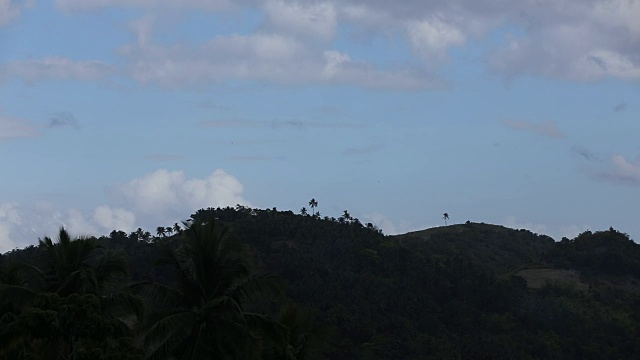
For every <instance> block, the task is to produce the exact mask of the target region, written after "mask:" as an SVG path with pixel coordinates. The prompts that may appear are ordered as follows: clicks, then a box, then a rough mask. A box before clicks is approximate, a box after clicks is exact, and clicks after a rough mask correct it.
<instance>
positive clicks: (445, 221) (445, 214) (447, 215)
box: [442, 213, 449, 226]
mask: <svg viewBox="0 0 640 360" xmlns="http://www.w3.org/2000/svg"><path fill="white" fill-rule="evenodd" d="M442 218H443V219H444V226H447V220H449V214H448V213H444V214H442Z"/></svg>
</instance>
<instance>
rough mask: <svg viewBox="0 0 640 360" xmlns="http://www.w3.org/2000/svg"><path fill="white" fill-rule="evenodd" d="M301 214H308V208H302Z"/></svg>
mask: <svg viewBox="0 0 640 360" xmlns="http://www.w3.org/2000/svg"><path fill="white" fill-rule="evenodd" d="M300 215H307V208H306V207H303V208H302V209H300Z"/></svg>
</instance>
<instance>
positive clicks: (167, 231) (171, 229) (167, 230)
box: [164, 226, 173, 236]
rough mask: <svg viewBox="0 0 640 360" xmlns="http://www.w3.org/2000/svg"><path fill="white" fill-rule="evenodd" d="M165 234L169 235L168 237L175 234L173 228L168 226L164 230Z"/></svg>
mask: <svg viewBox="0 0 640 360" xmlns="http://www.w3.org/2000/svg"><path fill="white" fill-rule="evenodd" d="M164 232H166V233H167V236H169V235H171V234H173V227H172V226H167V227H166V228H164Z"/></svg>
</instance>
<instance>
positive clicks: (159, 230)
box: [156, 226, 167, 237]
mask: <svg viewBox="0 0 640 360" xmlns="http://www.w3.org/2000/svg"><path fill="white" fill-rule="evenodd" d="M156 233H157V234H158V237H165V236H166V235H167V234H166V230H165V228H164V226H158V227H157V228H156Z"/></svg>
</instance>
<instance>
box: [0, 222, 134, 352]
mask: <svg viewBox="0 0 640 360" xmlns="http://www.w3.org/2000/svg"><path fill="white" fill-rule="evenodd" d="M39 248H40V249H41V250H42V252H43V255H44V257H43V258H42V263H43V264H44V266H43V267H42V268H41V269H40V268H38V267H35V266H32V265H28V264H21V269H23V270H25V271H28V272H29V274H30V275H31V280H30V281H27V285H23V286H17V285H13V286H7V285H5V286H0V298H1V299H3V301H5V303H10V304H13V305H12V306H14V307H15V308H17V309H20V311H18V316H13V318H4V317H3V319H2V321H1V322H2V326H0V328H4V329H5V330H3V331H1V332H0V335H2V336H4V335H7V334H8V333H10V332H12V331H13V330H7V329H16V330H20V331H19V332H18V334H20V335H21V339H19V342H18V344H21V346H23V348H24V349H25V350H24V351H27V352H33V351H36V353H39V352H43V351H49V350H50V349H49V350H47V347H55V348H57V349H58V350H57V351H58V355H59V356H60V358H73V356H74V355H73V354H74V352H75V350H76V349H78V348H89V347H93V346H102V345H99V344H98V343H96V341H98V342H100V341H105V342H108V341H113V340H115V338H112V337H111V336H116V338H117V337H122V336H129V337H130V336H131V331H130V330H129V328H128V326H127V325H126V324H125V323H124V322H123V321H122V320H121V319H123V318H124V317H128V316H135V317H136V318H137V319H141V317H142V313H143V304H142V300H141V299H140V298H138V297H135V296H133V295H131V294H130V293H128V292H123V291H118V289H116V288H114V286H113V284H114V283H115V282H114V281H113V280H118V279H119V278H120V277H122V276H126V275H128V270H129V269H128V260H127V258H126V255H125V254H124V252H122V251H120V252H104V251H102V248H101V247H99V246H98V245H97V244H96V242H95V241H94V239H92V238H76V239H72V238H71V237H70V236H69V233H68V232H67V231H66V230H65V229H64V228H61V229H60V232H59V234H58V239H57V241H56V242H54V241H53V240H52V239H51V238H49V237H45V238H44V239H41V240H39ZM28 285H31V286H28ZM72 308H74V309H76V310H77V311H82V312H86V314H87V315H86V316H85V317H86V318H87V319H89V318H91V319H92V321H94V323H89V322H86V323H81V321H79V320H78V321H72V322H70V323H69V322H65V321H68V320H69V319H70V318H69V317H68V315H66V311H76V310H69V309H72ZM22 309H25V310H24V311H22ZM21 313H22V315H20V314H21ZM23 315H24V316H23ZM25 316H26V317H25ZM78 316H80V317H82V316H83V315H78ZM29 317H35V318H36V319H37V318H38V317H42V319H40V320H43V321H45V322H44V323H48V322H51V324H50V325H51V326H49V327H46V328H41V326H40V325H38V326H36V327H34V325H33V324H37V323H38V320H36V322H33V320H31V321H29V320H26V319H29ZM25 321H26V322H25ZM83 321H84V320H83ZM96 321H97V322H98V323H96ZM44 323H42V324H44ZM107 323H108V324H109V325H108V326H109V327H110V329H111V330H113V332H110V333H108V334H107V333H103V332H101V331H104V329H105V327H103V326H106V324H107ZM55 324H57V325H55ZM87 329H91V330H87ZM96 331H97V332H100V333H99V334H98V333H96ZM127 334H128V335H127ZM2 336H0V337H2ZM95 339H102V340H95ZM94 340H95V341H94ZM43 346H44V348H43ZM27 349H30V350H27ZM1 353H2V352H1V351H0V354H1ZM25 354H26V353H25Z"/></svg>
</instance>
